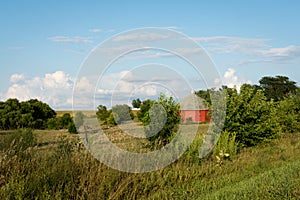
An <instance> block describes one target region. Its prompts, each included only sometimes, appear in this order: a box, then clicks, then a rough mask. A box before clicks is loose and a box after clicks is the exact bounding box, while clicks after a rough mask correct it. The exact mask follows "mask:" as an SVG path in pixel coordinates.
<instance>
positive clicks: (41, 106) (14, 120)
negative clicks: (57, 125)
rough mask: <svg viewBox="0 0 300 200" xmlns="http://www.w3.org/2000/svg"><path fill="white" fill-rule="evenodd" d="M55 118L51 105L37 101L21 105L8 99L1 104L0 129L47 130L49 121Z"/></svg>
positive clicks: (14, 100)
mask: <svg viewBox="0 0 300 200" xmlns="http://www.w3.org/2000/svg"><path fill="white" fill-rule="evenodd" d="M55 116H56V113H55V111H54V110H52V109H51V108H50V106H49V105H47V104H45V103H43V102H41V101H38V100H36V99H32V100H29V101H25V102H21V103H20V102H19V101H18V100H17V99H8V100H7V101H5V102H1V103H0V129H18V128H36V129H45V128H47V126H48V125H47V121H48V119H50V118H54V117H55Z"/></svg>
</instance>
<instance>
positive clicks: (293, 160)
mask: <svg viewBox="0 0 300 200" xmlns="http://www.w3.org/2000/svg"><path fill="white" fill-rule="evenodd" d="M189 126H194V125H189ZM207 128H208V125H207V124H204V125H200V127H199V129H198V135H197V136H196V138H195V140H194V142H193V144H192V145H191V148H190V149H189V151H188V152H186V153H185V154H184V155H183V156H182V157H181V158H180V159H179V160H177V161H176V162H174V163H173V164H171V165H169V166H167V167H165V168H164V169H161V170H158V171H154V172H148V173H141V174H131V173H125V172H120V171H117V170H114V169H111V168H109V167H107V166H105V165H104V164H101V163H100V162H99V161H97V160H95V159H94V158H93V157H92V156H91V155H90V153H89V152H88V151H87V150H86V149H85V148H84V146H83V144H82V143H81V142H80V140H78V138H77V137H76V135H72V134H68V133H67V132H66V131H47V130H45V131H40V130H39V131H34V132H33V135H34V136H35V138H36V143H31V142H30V141H29V140H28V139H27V140H20V142H19V143H18V145H23V146H25V147H26V150H24V151H20V148H19V147H18V146H16V145H11V144H10V145H4V144H5V143H4V142H3V141H11V140H8V138H9V137H14V135H15V134H16V133H14V132H11V131H10V132H1V133H0V138H1V142H0V145H1V144H2V148H1V157H0V199H299V198H300V187H299V185H300V133H294V134H286V135H283V136H282V137H281V138H278V139H276V140H273V141H271V142H270V143H264V144H260V145H259V146H256V147H251V148H245V149H242V150H240V151H239V153H238V154H237V155H235V156H233V157H232V158H231V160H224V161H223V162H222V164H221V165H220V164H218V162H217V160H216V158H215V156H214V155H213V154H212V155H209V156H208V157H206V158H204V159H199V158H198V149H199V147H200V146H199V145H200V144H201V141H202V134H203V133H205V131H206V130H207ZM22 134H26V133H22ZM105 134H106V135H107V136H108V137H109V138H110V139H111V140H112V141H113V142H114V143H116V144H117V145H118V146H120V147H122V148H124V149H127V150H130V151H138V148H140V149H141V150H140V151H142V152H143V151H149V149H148V143H147V140H145V139H137V138H133V137H131V136H128V135H126V134H124V133H121V131H120V129H118V127H113V128H109V129H106V130H105ZM4 138H6V139H4ZM27 138H30V137H27ZM23 143H26V145H24V144H23ZM27 143H28V144H27Z"/></svg>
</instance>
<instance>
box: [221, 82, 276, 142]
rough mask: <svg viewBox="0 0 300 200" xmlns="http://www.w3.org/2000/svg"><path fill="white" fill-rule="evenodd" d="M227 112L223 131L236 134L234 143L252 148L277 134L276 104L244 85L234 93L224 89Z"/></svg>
mask: <svg viewBox="0 0 300 200" xmlns="http://www.w3.org/2000/svg"><path fill="white" fill-rule="evenodd" d="M226 91H227V98H226V101H227V112H226V119H225V123H224V130H225V131H228V132H231V133H232V132H235V133H236V140H237V141H238V142H239V143H240V144H241V145H244V146H253V145H256V144H258V143H260V142H262V141H266V140H269V139H271V138H274V137H276V135H277V134H278V133H279V132H280V127H279V119H278V116H276V103H274V102H273V101H272V100H271V101H267V100H266V97H265V96H264V94H263V91H262V90H256V89H255V88H254V87H253V86H251V85H249V84H244V85H242V87H241V88H240V93H239V94H238V93H237V90H236V89H235V88H233V89H232V88H227V89H226Z"/></svg>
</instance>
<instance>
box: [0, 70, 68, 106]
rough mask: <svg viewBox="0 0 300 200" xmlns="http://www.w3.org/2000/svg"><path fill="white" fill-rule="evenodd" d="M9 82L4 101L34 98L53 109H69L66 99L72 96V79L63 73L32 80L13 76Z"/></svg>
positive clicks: (57, 72)
mask: <svg viewBox="0 0 300 200" xmlns="http://www.w3.org/2000/svg"><path fill="white" fill-rule="evenodd" d="M10 81H11V83H12V85H11V86H10V87H9V88H8V90H7V91H6V92H5V93H4V94H3V98H4V99H8V98H18V99H19V100H21V101H26V100H29V99H35V98H36V99H39V100H41V101H45V102H47V103H49V104H50V105H51V106H52V107H53V108H63V107H70V104H69V103H68V102H67V99H68V98H70V97H71V96H72V88H73V79H72V78H71V77H70V76H69V74H67V73H65V72H63V71H56V72H54V73H48V74H45V76H44V77H33V78H25V77H24V75H22V74H13V75H12V76H11V77H10Z"/></svg>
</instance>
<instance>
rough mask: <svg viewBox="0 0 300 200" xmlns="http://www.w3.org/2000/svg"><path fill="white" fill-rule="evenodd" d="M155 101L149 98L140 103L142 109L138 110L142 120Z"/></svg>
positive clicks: (138, 115)
mask: <svg viewBox="0 0 300 200" xmlns="http://www.w3.org/2000/svg"><path fill="white" fill-rule="evenodd" d="M154 102H155V101H153V100H150V99H147V100H144V101H143V102H142V103H141V105H140V110H139V111H138V112H137V117H138V119H139V120H140V121H142V120H143V117H144V116H145V115H146V113H147V112H148V111H149V109H150V107H151V105H153V103H154Z"/></svg>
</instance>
